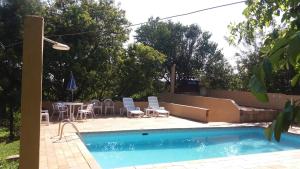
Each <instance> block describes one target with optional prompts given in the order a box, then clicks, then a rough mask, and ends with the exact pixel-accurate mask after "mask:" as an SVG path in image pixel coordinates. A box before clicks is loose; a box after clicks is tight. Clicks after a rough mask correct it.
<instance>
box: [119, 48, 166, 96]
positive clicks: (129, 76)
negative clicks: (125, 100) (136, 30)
mask: <svg viewBox="0 0 300 169" xmlns="http://www.w3.org/2000/svg"><path fill="white" fill-rule="evenodd" d="M165 59H166V56H165V55H164V54H162V53H160V52H158V51H156V50H155V49H153V48H152V47H149V46H146V45H143V44H132V45H129V46H128V49H127V52H126V54H125V55H123V57H122V58H121V61H120V65H119V75H120V82H119V83H120V84H121V85H120V86H119V89H118V91H119V94H118V95H119V96H132V97H135V98H143V97H146V96H149V95H155V94H157V93H159V92H160V91H161V89H162V85H163V83H162V81H161V77H162V76H163V74H162V72H163V71H162V68H163V66H162V65H163V63H164V62H165Z"/></svg>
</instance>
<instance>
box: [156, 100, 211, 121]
mask: <svg viewBox="0 0 300 169" xmlns="http://www.w3.org/2000/svg"><path fill="white" fill-rule="evenodd" d="M161 105H162V106H164V107H165V109H166V110H168V111H170V113H171V115H174V116H177V117H182V118H186V119H190V120H194V121H199V122H208V112H209V110H208V109H205V108H200V107H193V106H187V105H180V104H174V103H166V102H162V103H161Z"/></svg>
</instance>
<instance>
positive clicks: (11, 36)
mask: <svg viewBox="0 0 300 169" xmlns="http://www.w3.org/2000/svg"><path fill="white" fill-rule="evenodd" d="M41 10H42V4H41V3H40V2H39V1H38V0H31V1H23V0H10V1H1V3H0V42H1V44H0V75H1V76H0V88H1V89H0V102H1V104H0V119H1V123H2V124H1V123H0V125H4V126H7V125H8V126H9V130H10V136H9V137H10V139H11V140H12V139H13V138H14V137H15V134H16V132H15V130H16V129H15V128H14V113H15V112H17V111H19V109H20V97H21V94H20V93H21V66H22V62H21V58H22V44H21V42H20V41H21V40H22V29H23V17H24V16H25V15H30V14H31V15H33V14H40V13H41ZM5 119H8V121H7V120H5Z"/></svg>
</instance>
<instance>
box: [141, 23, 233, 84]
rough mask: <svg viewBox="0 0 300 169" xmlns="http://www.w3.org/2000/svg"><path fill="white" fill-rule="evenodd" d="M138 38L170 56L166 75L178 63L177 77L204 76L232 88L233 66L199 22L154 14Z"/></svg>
mask: <svg viewBox="0 0 300 169" xmlns="http://www.w3.org/2000/svg"><path fill="white" fill-rule="evenodd" d="M136 33H137V35H136V39H137V41H138V42H141V43H143V44H145V45H148V46H151V47H153V48H154V49H156V50H158V51H160V52H161V53H163V54H165V55H166V56H167V58H166V62H165V64H164V67H163V68H164V70H165V75H166V76H165V79H166V80H169V78H170V76H169V74H170V68H171V66H172V65H173V64H176V74H177V80H186V79H200V80H201V82H202V83H205V84H206V85H207V86H209V87H211V88H229V84H230V80H231V79H230V78H231V75H232V68H231V66H230V65H229V64H228V62H227V61H226V59H225V58H224V56H223V54H222V52H221V51H220V50H219V49H218V48H217V44H216V43H214V42H212V41H210V37H211V34H210V33H209V32H206V31H202V30H201V29H200V27H199V26H198V25H190V26H184V25H182V24H180V23H173V22H171V21H168V22H163V21H159V18H156V19H153V18H150V19H149V21H148V23H147V24H145V25H142V26H141V27H140V28H138V29H137V31H136Z"/></svg>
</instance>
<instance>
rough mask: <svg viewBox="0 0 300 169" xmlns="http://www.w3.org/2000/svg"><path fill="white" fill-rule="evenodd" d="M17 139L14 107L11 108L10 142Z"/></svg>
mask: <svg viewBox="0 0 300 169" xmlns="http://www.w3.org/2000/svg"><path fill="white" fill-rule="evenodd" d="M14 138H15V133H14V112H13V109H12V107H10V108H9V140H10V141H13V140H14Z"/></svg>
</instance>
